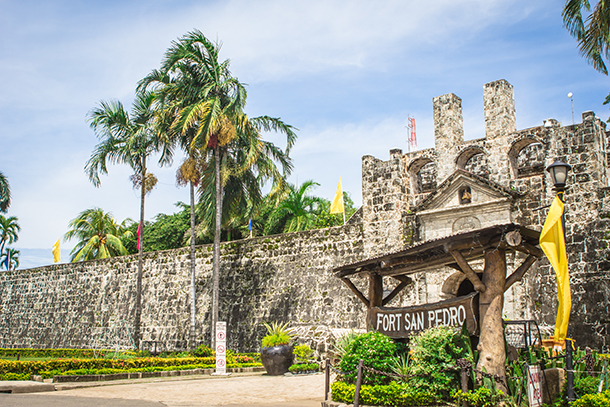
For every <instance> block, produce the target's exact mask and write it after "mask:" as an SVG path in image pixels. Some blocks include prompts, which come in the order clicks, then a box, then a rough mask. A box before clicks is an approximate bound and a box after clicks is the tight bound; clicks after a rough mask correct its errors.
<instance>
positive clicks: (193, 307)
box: [189, 180, 197, 349]
mask: <svg viewBox="0 0 610 407" xmlns="http://www.w3.org/2000/svg"><path fill="white" fill-rule="evenodd" d="M189 185H190V189H191V336H190V342H191V345H190V348H191V349H195V346H196V343H195V341H196V340H197V335H196V332H195V315H196V312H197V309H196V305H195V302H196V300H197V299H196V293H195V185H194V184H193V181H192V180H191V181H189Z"/></svg>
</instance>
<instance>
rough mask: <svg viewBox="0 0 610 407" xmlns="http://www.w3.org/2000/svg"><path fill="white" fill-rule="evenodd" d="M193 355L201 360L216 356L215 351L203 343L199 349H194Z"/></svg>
mask: <svg viewBox="0 0 610 407" xmlns="http://www.w3.org/2000/svg"><path fill="white" fill-rule="evenodd" d="M191 353H192V354H193V356H197V357H199V358H203V357H207V356H214V351H213V350H212V348H210V347H209V346H207V345H206V344H203V343H202V344H201V345H199V347H197V349H194V350H193V351H192V352H191Z"/></svg>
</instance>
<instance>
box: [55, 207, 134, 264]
mask: <svg viewBox="0 0 610 407" xmlns="http://www.w3.org/2000/svg"><path fill="white" fill-rule="evenodd" d="M68 227H69V228H70V230H68V232H66V234H65V235H64V239H65V240H72V239H78V243H77V244H76V246H74V248H73V249H72V251H71V252H70V255H71V256H72V257H71V259H70V261H72V262H77V261H82V260H94V259H96V260H97V259H106V258H108V257H115V256H126V255H128V254H129V252H128V251H127V249H126V248H125V246H123V243H122V242H121V237H129V236H131V235H132V233H131V232H130V231H128V230H127V227H126V225H125V222H123V224H118V223H117V222H116V221H115V220H114V218H113V217H112V214H110V213H108V212H104V211H103V210H102V209H101V208H91V209H86V210H84V211H82V212H81V213H79V214H78V216H77V217H76V218H74V219H72V220H71V221H70V223H69V224H68Z"/></svg>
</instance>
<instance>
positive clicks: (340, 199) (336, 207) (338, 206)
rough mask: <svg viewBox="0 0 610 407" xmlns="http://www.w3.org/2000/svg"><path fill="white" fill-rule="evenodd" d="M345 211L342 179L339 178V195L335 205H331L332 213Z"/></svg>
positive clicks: (334, 200)
mask: <svg viewBox="0 0 610 407" xmlns="http://www.w3.org/2000/svg"><path fill="white" fill-rule="evenodd" d="M343 211H344V209H343V190H342V189H341V177H339V185H337V193H336V194H335V198H334V199H333V203H332V204H331V205H330V213H341V212H343Z"/></svg>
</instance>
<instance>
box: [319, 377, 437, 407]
mask: <svg viewBox="0 0 610 407" xmlns="http://www.w3.org/2000/svg"><path fill="white" fill-rule="evenodd" d="M331 390H332V399H333V401H337V402H342V403H348V404H353V403H354V396H355V393H356V385H355V384H350V383H345V382H334V383H333V384H332V385H331ZM436 402H437V400H436V398H435V397H434V396H433V395H432V394H430V393H427V392H422V391H417V390H413V389H412V388H409V387H408V386H406V385H401V384H398V383H396V382H390V383H389V384H388V385H376V386H369V385H363V386H362V387H361V388H360V404H361V405H363V404H364V405H370V406H391V407H399V406H400V407H404V406H427V405H432V404H436Z"/></svg>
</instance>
